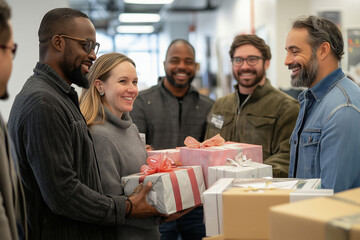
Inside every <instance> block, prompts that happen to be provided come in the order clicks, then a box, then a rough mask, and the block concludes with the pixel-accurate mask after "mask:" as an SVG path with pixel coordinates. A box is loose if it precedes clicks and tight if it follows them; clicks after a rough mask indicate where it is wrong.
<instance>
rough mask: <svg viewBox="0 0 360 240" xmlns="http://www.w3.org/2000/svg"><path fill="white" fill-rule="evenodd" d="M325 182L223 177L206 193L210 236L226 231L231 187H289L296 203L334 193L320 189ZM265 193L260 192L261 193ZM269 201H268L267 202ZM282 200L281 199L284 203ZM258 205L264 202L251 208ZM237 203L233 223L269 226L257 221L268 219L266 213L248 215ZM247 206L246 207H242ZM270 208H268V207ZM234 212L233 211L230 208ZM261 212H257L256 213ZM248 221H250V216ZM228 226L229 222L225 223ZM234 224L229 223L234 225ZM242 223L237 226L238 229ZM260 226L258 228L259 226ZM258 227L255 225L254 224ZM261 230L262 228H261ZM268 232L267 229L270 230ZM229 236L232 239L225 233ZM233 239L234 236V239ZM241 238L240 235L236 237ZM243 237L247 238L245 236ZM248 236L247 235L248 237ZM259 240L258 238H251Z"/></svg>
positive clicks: (292, 198) (205, 204)
mask: <svg viewBox="0 0 360 240" xmlns="http://www.w3.org/2000/svg"><path fill="white" fill-rule="evenodd" d="M320 185H321V180H320V179H294V178H269V179H234V178H222V179H219V180H218V181H217V182H216V183H215V184H214V185H212V186H211V187H210V188H209V189H207V190H206V191H205V192H204V194H203V195H204V215H205V226H206V235H207V236H215V235H218V234H223V233H224V230H223V219H224V217H223V206H224V203H223V201H224V198H223V193H224V192H226V190H228V189H234V188H240V189H275V188H276V189H283V190H289V191H290V192H291V194H288V195H287V196H286V197H285V198H286V202H295V201H299V200H303V199H306V198H311V197H317V196H329V195H332V194H333V190H328V189H318V188H319V186H320ZM258 195H259V196H261V195H260V194H258ZM265 203H266V201H265ZM280 203H281V202H280ZM257 204H260V202H253V203H251V204H250V205H249V206H247V207H249V208H255V209H256V208H257V206H256V205H257ZM237 207H238V206H237V205H235V206H232V208H233V210H234V211H236V213H237V214H238V216H237V217H236V219H234V218H235V216H236V214H233V215H231V216H230V217H229V216H228V218H231V219H232V220H231V221H234V223H233V225H234V224H235V223H236V221H238V219H241V220H243V221H251V224H254V226H257V227H259V226H260V227H259V228H261V229H264V228H265V229H266V227H267V226H268V225H266V226H265V227H263V226H262V225H259V226H258V224H257V223H256V222H257V221H261V222H266V221H267V218H266V217H265V218H264V215H261V214H260V215H259V217H257V215H256V214H255V212H254V216H246V215H243V214H242V213H241V214H240V211H241V210H238V209H237ZM239 207H244V208H246V206H239ZM265 208H266V207H265ZM229 211H231V210H229ZM256 213H257V212H256ZM245 218H246V219H247V220H246V219H245ZM224 225H225V224H224ZM233 225H231V224H230V225H229V226H231V227H234V226H233ZM235 225H236V224H235ZM239 227H241V225H237V230H236V229H235V231H238V229H239ZM255 228H256V227H255ZM252 229H253V230H254V227H252ZM259 231H260V230H259ZM266 231H267V229H266ZM225 237H226V238H230V237H228V236H225ZM230 239H232V238H230ZM236 239H237V238H236ZM241 239H243V238H241ZM245 239H246V238H245ZM249 239H256V238H249Z"/></svg>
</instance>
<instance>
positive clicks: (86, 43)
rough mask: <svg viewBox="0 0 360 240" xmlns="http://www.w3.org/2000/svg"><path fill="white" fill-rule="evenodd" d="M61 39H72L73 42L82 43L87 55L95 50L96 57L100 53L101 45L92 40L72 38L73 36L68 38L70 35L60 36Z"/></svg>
mask: <svg viewBox="0 0 360 240" xmlns="http://www.w3.org/2000/svg"><path fill="white" fill-rule="evenodd" d="M59 37H63V38H68V39H71V40H75V41H79V42H82V46H83V48H84V51H85V52H86V53H87V54H89V53H91V51H92V50H94V52H95V55H96V54H97V53H98V51H99V48H100V43H98V42H94V41H93V40H91V39H86V38H78V37H72V36H68V35H59Z"/></svg>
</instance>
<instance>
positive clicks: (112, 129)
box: [90, 107, 160, 240]
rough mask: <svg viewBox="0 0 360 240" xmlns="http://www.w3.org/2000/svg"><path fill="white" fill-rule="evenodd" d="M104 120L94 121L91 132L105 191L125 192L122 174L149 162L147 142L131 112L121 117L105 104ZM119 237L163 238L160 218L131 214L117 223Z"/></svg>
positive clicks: (107, 192) (127, 173)
mask: <svg viewBox="0 0 360 240" xmlns="http://www.w3.org/2000/svg"><path fill="white" fill-rule="evenodd" d="M105 115H106V121H105V123H104V124H100V125H99V124H98V125H93V126H92V127H91V128H90V129H91V133H92V136H93V141H94V145H95V152H96V156H97V158H98V162H99V169H100V175H101V184H102V187H103V190H104V194H109V195H123V194H124V193H123V190H122V188H121V181H120V180H121V177H124V176H127V175H130V174H133V173H138V172H140V167H141V166H142V165H143V164H146V156H147V155H146V150H145V144H144V143H143V142H142V140H141V138H140V135H139V131H138V129H137V127H136V126H135V125H134V124H133V123H132V120H131V118H130V116H129V114H128V113H124V114H123V116H122V118H121V119H120V118H118V117H117V116H115V115H114V114H113V113H111V112H110V111H109V109H107V108H106V107H105ZM117 229H118V231H117V232H118V239H129V240H132V239H134V240H135V239H159V238H160V234H159V231H158V218H157V217H152V218H145V219H140V218H137V219H136V218H127V219H125V224H124V225H120V226H117Z"/></svg>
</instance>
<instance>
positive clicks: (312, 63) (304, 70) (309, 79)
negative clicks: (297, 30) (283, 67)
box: [289, 50, 318, 88]
mask: <svg viewBox="0 0 360 240" xmlns="http://www.w3.org/2000/svg"><path fill="white" fill-rule="evenodd" d="M297 65H299V64H297ZM295 66H296V65H290V66H289V69H291V68H293V67H295ZM317 75H318V61H317V58H316V50H315V51H313V52H312V54H311V58H310V60H309V62H308V63H307V64H306V65H304V66H301V68H300V73H299V75H298V76H296V77H293V76H292V77H291V86H293V87H307V88H309V87H310V86H311V84H312V83H313V82H314V81H315V79H316V77H317Z"/></svg>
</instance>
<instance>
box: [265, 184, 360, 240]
mask: <svg viewBox="0 0 360 240" xmlns="http://www.w3.org/2000/svg"><path fill="white" fill-rule="evenodd" d="M270 239H271V240H288V239H291V240H303V239H306V240H325V239H326V240H332V239H333V240H335V239H336V240H358V239H360V188H356V189H352V190H348V191H344V192H340V193H337V194H335V195H334V196H332V197H323V198H316V199H309V200H305V201H300V202H296V203H292V204H284V205H278V206H274V207H271V208H270Z"/></svg>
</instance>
